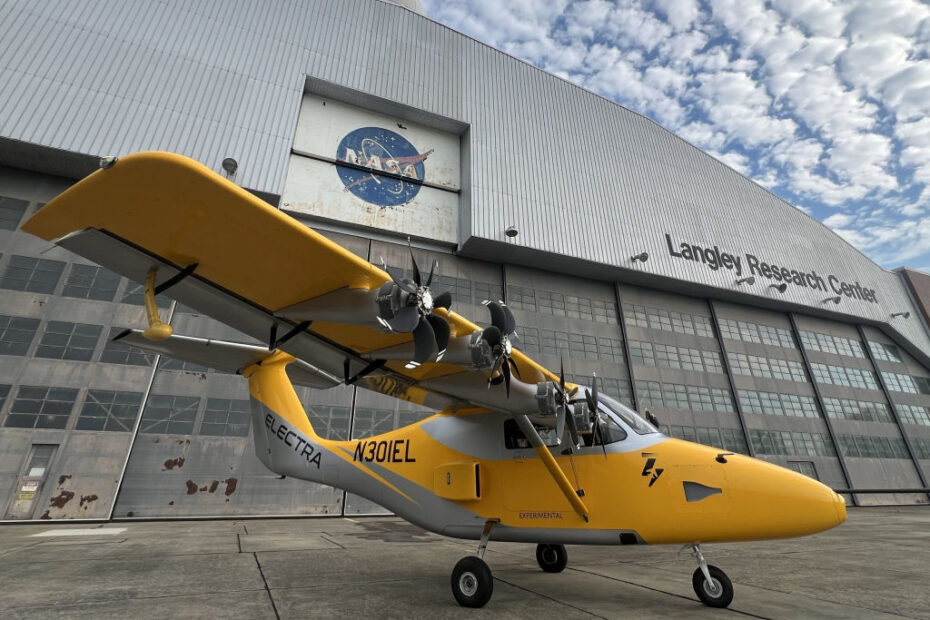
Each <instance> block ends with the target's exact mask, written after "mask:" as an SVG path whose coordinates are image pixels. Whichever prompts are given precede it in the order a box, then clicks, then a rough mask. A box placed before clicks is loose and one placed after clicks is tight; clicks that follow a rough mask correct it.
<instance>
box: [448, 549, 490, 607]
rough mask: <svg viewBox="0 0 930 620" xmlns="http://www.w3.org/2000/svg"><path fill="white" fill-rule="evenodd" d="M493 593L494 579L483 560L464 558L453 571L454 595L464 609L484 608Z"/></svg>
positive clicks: (473, 557)
mask: <svg viewBox="0 0 930 620" xmlns="http://www.w3.org/2000/svg"><path fill="white" fill-rule="evenodd" d="M493 592H494V577H492V576H491V569H490V568H488V565H487V564H485V563H484V560H482V559H481V558H479V557H476V556H473V555H470V556H468V557H464V558H462V559H461V560H459V561H458V564H456V565H455V568H454V569H452V594H453V595H454V596H455V600H457V601H458V602H459V605H461V606H462V607H484V604H485V603H487V602H488V601H489V600H491V594H492V593H493Z"/></svg>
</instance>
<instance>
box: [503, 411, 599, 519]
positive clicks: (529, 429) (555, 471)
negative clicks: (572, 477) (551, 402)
mask: <svg viewBox="0 0 930 620" xmlns="http://www.w3.org/2000/svg"><path fill="white" fill-rule="evenodd" d="M513 419H514V420H516V421H517V425H518V426H519V427H520V430H521V431H523V435H524V436H525V437H526V438H527V439H528V440H529V442H530V445H531V446H533V450H535V451H536V454H537V456H539V458H540V459H541V460H542V462H543V465H545V466H546V469H548V470H549V475H551V476H552V478H553V480H555V482H556V484H558V485H559V489H561V490H562V494H563V495H565V499H567V500H568V503H569V504H571V505H572V508H574V509H575V512H577V513H578V516H579V517H581V518H582V519H584V520H585V523H587V522H588V508H587V506H585V505H584V502H583V501H581V497H579V496H578V491H576V490H575V488H574V487H573V486H572V483H571V481H569V479H568V477H567V476H566V475H565V472H564V471H562V468H561V467H559V464H558V463H557V462H556V460H555V457H554V456H552V453H551V452H549V448H547V447H546V445H545V444H544V443H543V440H542V437H540V436H539V433H537V432H536V429H535V428H534V427H533V423H532V422H530V419H529V418H528V417H527V416H525V415H515V416H513Z"/></svg>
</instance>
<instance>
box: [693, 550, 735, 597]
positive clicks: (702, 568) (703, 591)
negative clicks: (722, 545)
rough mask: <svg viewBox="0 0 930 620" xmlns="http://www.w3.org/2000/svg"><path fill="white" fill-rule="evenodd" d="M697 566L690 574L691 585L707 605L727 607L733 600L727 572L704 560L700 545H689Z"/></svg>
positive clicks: (731, 586) (731, 584)
mask: <svg viewBox="0 0 930 620" xmlns="http://www.w3.org/2000/svg"><path fill="white" fill-rule="evenodd" d="M691 551H692V555H694V558H695V559H696V560H697V561H698V568H697V569H696V570H695V571H694V574H693V575H692V576H691V587H693V588H694V593H695V594H697V597H698V598H699V599H701V602H702V603H704V604H705V605H707V606H708V607H727V606H728V605H729V604H730V603H731V602H732V601H733V583H732V582H731V581H730V578H729V577H727V574H726V573H725V572H723V571H722V570H720V569H719V568H717V567H716V566H711V565H709V564H708V563H707V562H706V561H705V560H704V554H703V553H701V546H700V545H691Z"/></svg>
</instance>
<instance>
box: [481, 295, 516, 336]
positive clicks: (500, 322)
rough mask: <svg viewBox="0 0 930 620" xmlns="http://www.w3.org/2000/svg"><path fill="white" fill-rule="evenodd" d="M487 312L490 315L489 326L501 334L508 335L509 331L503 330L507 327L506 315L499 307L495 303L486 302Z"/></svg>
mask: <svg viewBox="0 0 930 620" xmlns="http://www.w3.org/2000/svg"><path fill="white" fill-rule="evenodd" d="M485 305H487V307H488V312H490V313H491V325H493V326H494V327H496V328H497V329H499V330H500V331H501V333H502V334H509V333H510V331H509V330H506V329H504V328H505V327H506V326H507V315H506V314H504V311H503V310H502V309H501V305H500V304H499V303H497V302H496V301H489V302H486V304H485Z"/></svg>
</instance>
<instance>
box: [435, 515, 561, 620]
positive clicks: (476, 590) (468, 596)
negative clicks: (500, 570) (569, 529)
mask: <svg viewBox="0 0 930 620" xmlns="http://www.w3.org/2000/svg"><path fill="white" fill-rule="evenodd" d="M496 523H497V521H488V522H487V523H485V524H484V531H483V532H482V533H481V541H480V542H479V543H478V553H476V554H475V555H469V556H466V557H464V558H462V559H461V560H459V561H458V563H457V564H456V565H455V568H454V569H452V595H453V596H455V600H456V601H458V603H459V605H461V606H462V607H484V606H485V604H486V603H487V602H488V601H489V600H491V594H493V593H494V577H493V576H492V575H491V569H490V568H488V565H487V563H485V561H484V552H485V550H486V549H487V548H488V539H489V538H490V537H491V528H493V527H494V525H495V524H496ZM536 561H537V562H538V563H539V567H540V568H541V569H543V570H544V571H546V572H547V573H561V572H562V571H563V570H565V566H566V565H567V564H568V553H567V552H566V551H565V545H545V544H543V545H536Z"/></svg>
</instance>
